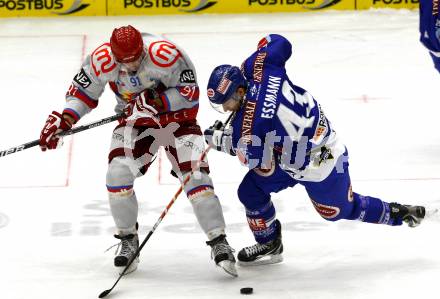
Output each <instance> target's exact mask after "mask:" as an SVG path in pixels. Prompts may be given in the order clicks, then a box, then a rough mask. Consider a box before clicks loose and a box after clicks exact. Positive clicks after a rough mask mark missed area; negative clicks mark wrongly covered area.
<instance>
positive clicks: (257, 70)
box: [254, 52, 267, 83]
mask: <svg viewBox="0 0 440 299" xmlns="http://www.w3.org/2000/svg"><path fill="white" fill-rule="evenodd" d="M266 56H267V52H262V53H258V54H257V57H256V58H255V61H254V80H255V81H256V82H258V83H261V81H262V80H263V66H264V60H265V59H266Z"/></svg>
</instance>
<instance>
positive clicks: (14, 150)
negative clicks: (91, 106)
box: [0, 114, 124, 157]
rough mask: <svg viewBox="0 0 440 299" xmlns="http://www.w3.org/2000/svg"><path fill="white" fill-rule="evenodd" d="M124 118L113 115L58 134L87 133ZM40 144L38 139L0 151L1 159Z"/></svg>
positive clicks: (121, 115) (120, 115)
mask: <svg viewBox="0 0 440 299" xmlns="http://www.w3.org/2000/svg"><path fill="white" fill-rule="evenodd" d="M123 116H124V114H116V115H113V116H110V117H106V118H103V119H101V120H98V121H95V122H92V123H90V124H87V125H82V126H79V127H76V128H73V129H71V130H68V131H64V132H61V133H59V134H58V136H68V135H72V134H76V133H78V132H82V131H85V130H88V129H93V128H95V127H99V126H102V125H105V124H108V123H110V122H113V121H115V120H117V119H118V118H121V117H123ZM39 143H40V140H39V139H37V140H34V141H31V142H28V143H25V144H22V145H19V146H16V147H11V148H10V149H7V150H4V151H0V157H4V156H7V155H10V154H15V153H17V152H21V151H23V150H25V149H28V148H31V147H34V146H37V145H38V144H39Z"/></svg>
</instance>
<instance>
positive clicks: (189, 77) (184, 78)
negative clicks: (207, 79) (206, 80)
mask: <svg viewBox="0 0 440 299" xmlns="http://www.w3.org/2000/svg"><path fill="white" fill-rule="evenodd" d="M180 82H181V83H196V76H194V72H193V71H192V70H184V71H182V72H181V73H180Z"/></svg>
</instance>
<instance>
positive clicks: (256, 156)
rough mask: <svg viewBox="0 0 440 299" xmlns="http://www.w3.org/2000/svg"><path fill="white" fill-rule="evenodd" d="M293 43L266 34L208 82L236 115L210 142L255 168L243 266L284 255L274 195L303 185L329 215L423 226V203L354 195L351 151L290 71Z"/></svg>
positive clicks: (244, 192)
mask: <svg viewBox="0 0 440 299" xmlns="http://www.w3.org/2000/svg"><path fill="white" fill-rule="evenodd" d="M291 54H292V45H291V44H290V42H289V41H288V40H287V39H286V38H284V37H283V36H280V35H276V34H271V35H268V36H267V37H265V38H263V39H262V40H261V41H260V42H259V44H258V49H257V51H256V52H254V53H253V54H252V55H251V56H250V57H249V58H247V59H246V60H245V61H244V63H243V64H242V67H241V70H240V69H239V68H238V67H236V66H231V65H220V66H218V67H216V68H215V69H214V70H213V72H212V74H211V76H210V78H209V82H208V90H207V92H208V97H209V100H210V102H211V104H212V105H213V106H216V107H217V108H218V109H223V110H224V111H231V112H232V113H234V114H235V115H234V116H233V118H232V120H231V124H230V126H227V128H226V129H218V127H214V126H211V127H210V128H208V129H207V130H205V139H206V142H207V143H208V144H210V145H211V146H212V147H214V148H215V149H217V150H219V151H224V152H226V153H228V154H231V155H237V156H238V158H239V159H240V161H241V162H242V163H243V164H245V165H247V166H248V167H249V172H248V173H247V174H246V175H245V177H244V178H243V181H242V182H241V184H240V186H239V188H238V197H239V199H240V201H241V202H242V203H243V205H244V207H245V209H246V217H247V221H248V223H249V227H250V229H251V231H252V233H253V234H254V237H255V240H256V241H257V243H256V244H255V245H252V246H249V247H245V248H243V249H242V250H241V251H240V252H239V253H238V260H239V262H240V264H241V265H254V264H264V263H276V262H280V261H281V260H282V255H281V254H282V251H283V244H282V240H281V223H280V221H278V220H277V218H276V212H275V207H274V205H273V203H272V201H271V195H270V193H271V192H278V191H281V190H283V189H286V188H288V187H293V186H295V185H297V184H299V185H302V186H304V187H305V189H306V191H307V193H308V195H309V197H310V199H311V202H312V204H313V206H314V207H315V209H316V211H317V212H318V213H319V214H320V215H321V216H322V217H323V218H324V219H326V220H329V221H337V220H340V219H349V220H359V221H363V222H369V223H380V224H387V225H394V226H396V225H402V223H403V222H406V223H407V224H408V225H409V226H410V227H415V226H417V225H419V224H420V222H421V221H422V219H423V218H424V217H425V208H424V207H422V206H410V205H402V204H399V203H388V202H384V201H382V200H381V199H379V198H374V197H371V196H363V195H360V194H358V193H356V192H352V189H351V181H350V176H349V171H348V152H347V149H346V147H345V146H344V144H342V143H341V141H340V140H339V139H338V136H337V134H336V132H335V131H334V130H333V127H332V125H331V123H330V121H329V120H328V119H327V117H326V115H325V114H324V112H323V109H322V108H321V105H320V104H319V103H318V102H317V101H316V100H315V99H314V98H313V97H312V95H311V94H310V93H308V92H307V91H306V90H304V89H303V88H301V87H299V86H296V85H294V84H293V83H292V82H291V81H290V79H289V77H288V76H287V73H286V69H285V63H286V61H287V60H288V59H289V57H290V56H291Z"/></svg>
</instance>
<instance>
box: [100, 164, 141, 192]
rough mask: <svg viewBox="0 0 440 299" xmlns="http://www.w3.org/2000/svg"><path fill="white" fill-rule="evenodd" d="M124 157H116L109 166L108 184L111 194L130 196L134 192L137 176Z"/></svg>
mask: <svg viewBox="0 0 440 299" xmlns="http://www.w3.org/2000/svg"><path fill="white" fill-rule="evenodd" d="M123 159H125V158H119V157H118V158H115V159H113V160H112V161H111V162H110V164H109V166H108V170H107V177H106V185H107V190H108V192H109V194H110V195H111V196H117V197H124V196H127V197H129V196H131V195H132V193H133V183H134V179H135V176H134V175H133V173H132V172H131V171H130V167H129V166H128V165H127V163H126V162H125V161H124V160H123Z"/></svg>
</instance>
